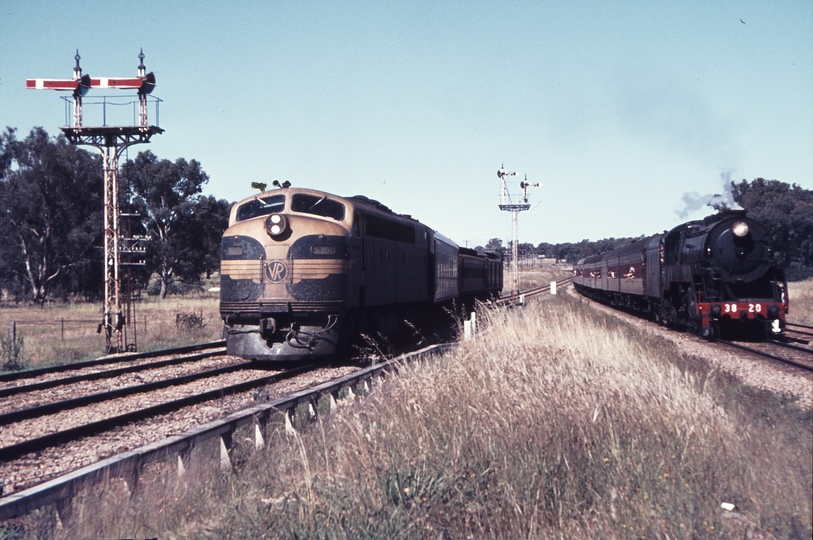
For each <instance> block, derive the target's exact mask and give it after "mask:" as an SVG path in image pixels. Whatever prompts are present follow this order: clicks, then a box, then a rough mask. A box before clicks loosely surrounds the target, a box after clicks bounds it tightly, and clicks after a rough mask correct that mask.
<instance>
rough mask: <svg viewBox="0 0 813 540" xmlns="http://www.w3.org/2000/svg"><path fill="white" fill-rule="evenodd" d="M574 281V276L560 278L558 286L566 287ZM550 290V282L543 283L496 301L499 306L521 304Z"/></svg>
mask: <svg viewBox="0 0 813 540" xmlns="http://www.w3.org/2000/svg"><path fill="white" fill-rule="evenodd" d="M570 283H573V279H572V278H566V279H560V280H559V281H557V282H556V286H557V287H564V286H565V285H568V284H570ZM548 291H550V283H547V284H545V285H541V286H539V287H534V288H533V289H528V290H527V291H523V292H521V293H519V294H511V295H508V296H503V297H501V298H500V299H499V300H497V301H496V304H497V305H498V306H508V305H516V304H520V303H521V302H522V301H523V300H524V299H527V298H533V297H534V296H539V295H540V294H542V293H545V292H548Z"/></svg>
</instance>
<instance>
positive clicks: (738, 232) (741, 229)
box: [731, 221, 748, 238]
mask: <svg viewBox="0 0 813 540" xmlns="http://www.w3.org/2000/svg"><path fill="white" fill-rule="evenodd" d="M731 232H733V233H734V236H738V237H740V238H744V237H745V236H746V235H747V234H748V224H747V223H746V222H744V221H738V222H736V223H735V224H734V225H733V226H732V227H731Z"/></svg>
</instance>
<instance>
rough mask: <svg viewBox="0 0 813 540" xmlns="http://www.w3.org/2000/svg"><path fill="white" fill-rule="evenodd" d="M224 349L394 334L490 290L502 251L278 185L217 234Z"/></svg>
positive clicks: (272, 352)
mask: <svg viewBox="0 0 813 540" xmlns="http://www.w3.org/2000/svg"><path fill="white" fill-rule="evenodd" d="M220 271H221V278H220V313H221V316H222V318H223V321H224V323H225V326H226V331H227V339H226V343H227V351H228V353H229V354H233V355H236V356H240V357H243V358H251V359H256V360H280V361H292V360H293V361H295V360H302V359H306V358H311V357H316V356H324V355H330V354H333V353H334V352H336V351H337V350H339V349H342V348H344V347H346V346H347V345H348V344H349V343H350V342H351V340H352V339H353V338H354V337H355V336H358V335H359V334H360V333H365V334H368V335H375V334H376V333H381V334H383V335H386V336H394V335H395V334H397V333H398V332H399V329H401V325H402V322H403V321H404V320H409V321H413V322H414V321H418V320H422V319H423V318H425V317H427V316H428V315H431V314H433V313H435V314H436V313H437V312H438V311H442V310H441V309H439V308H441V307H442V306H446V307H448V306H449V305H450V304H451V303H452V302H458V303H460V304H471V303H473V302H474V301H475V300H488V299H490V298H491V297H494V296H498V295H499V292H500V290H501V289H502V284H503V266H502V261H501V260H500V258H499V257H497V256H496V255H492V254H485V255H481V254H478V253H477V252H475V251H474V250H470V249H465V248H460V247H458V246H457V244H455V243H454V242H452V241H451V240H449V239H448V238H445V237H444V236H443V235H441V234H439V233H437V232H436V231H434V230H432V229H431V228H430V227H427V226H426V225H424V224H422V223H420V222H418V221H416V220H414V219H412V218H411V217H410V216H408V215H399V214H396V213H394V212H392V211H391V210H390V209H389V208H387V207H386V206H384V205H382V204H381V203H379V202H377V201H374V200H370V199H368V198H366V197H362V196H355V197H338V196H336V195H331V194H329V193H324V192H321V191H315V190H311V189H298V188H289V187H282V188H280V189H277V190H274V191H267V192H264V193H262V194H259V195H257V196H254V197H249V198H247V199H244V200H242V201H240V202H238V203H236V204H234V206H233V207H232V210H231V215H230V217H229V227H228V229H226V231H225V232H224V233H223V239H222V244H221V270H220Z"/></svg>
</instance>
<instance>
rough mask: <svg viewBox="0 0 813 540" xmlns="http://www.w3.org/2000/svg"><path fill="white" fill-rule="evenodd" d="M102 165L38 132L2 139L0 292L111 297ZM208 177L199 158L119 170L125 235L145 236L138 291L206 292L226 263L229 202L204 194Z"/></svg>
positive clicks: (135, 163) (35, 297) (145, 161)
mask: <svg viewBox="0 0 813 540" xmlns="http://www.w3.org/2000/svg"><path fill="white" fill-rule="evenodd" d="M102 166H103V165H102V158H101V156H100V155H99V154H98V153H97V152H89V151H87V150H84V149H82V148H79V147H77V146H75V145H73V144H70V143H69V142H68V141H67V140H66V139H65V137H64V136H62V135H60V136H58V137H50V136H49V135H48V133H47V132H46V131H45V130H44V129H42V128H39V127H38V128H34V129H32V130H31V132H30V133H29V134H28V136H27V137H26V138H25V139H22V140H20V139H18V137H17V133H16V130H15V129H13V128H6V131H5V132H3V133H2V134H1V135H0V287H1V288H2V289H3V290H4V291H5V294H6V295H7V296H8V297H10V298H12V299H14V300H17V301H23V300H27V301H34V302H37V303H40V304H43V303H44V302H45V301H46V300H48V299H50V298H61V299H66V298H68V297H84V298H86V299H88V300H93V299H98V298H101V297H102V296H103V294H104V275H103V268H104V266H103V262H102V261H103V249H102V248H103V242H104V240H103V219H104V218H103V215H104V208H103V204H104V183H103V170H102ZM208 181H209V176H208V175H207V174H206V173H205V172H204V171H203V169H202V168H201V165H200V163H199V162H198V161H196V160H194V159H193V160H190V161H187V160H185V159H183V158H179V159H177V160H175V161H174V162H173V161H169V160H167V159H159V158H157V157H156V156H155V155H154V154H153V153H152V152H150V151H146V152H141V153H139V154H138V156H137V157H136V158H135V159H134V160H127V161H126V162H125V163H124V164H123V165H122V166H121V170H120V173H119V196H120V200H119V206H120V208H121V212H122V214H126V215H129V216H131V217H129V218H126V219H124V218H123V220H122V229H123V230H124V231H127V232H126V234H128V235H131V236H142V237H146V238H147V239H148V241H147V242H146V252H145V253H144V254H143V262H144V264H143V265H140V266H133V267H132V268H131V270H130V275H131V280H132V286H133V288H134V289H135V288H139V289H146V288H147V287H148V286H149V285H150V283H151V277H152V278H153V279H152V284H153V286H154V287H153V288H154V289H155V290H154V292H155V293H156V294H159V295H160V296H161V297H162V298H164V297H166V295H167V294H168V293H169V292H170V291H172V290H173V289H179V288H184V287H185V288H188V287H194V286H199V284H200V281H201V277H202V276H203V275H206V276H210V275H211V274H212V273H213V272H217V271H218V270H219V266H220V235H221V234H222V232H223V231H224V230H225V229H226V226H227V224H228V216H229V210H230V208H231V203H229V202H228V201H226V200H223V199H220V200H218V199H216V198H215V197H211V196H204V195H203V194H202V193H201V191H202V188H203V185H204V184H206V182H208Z"/></svg>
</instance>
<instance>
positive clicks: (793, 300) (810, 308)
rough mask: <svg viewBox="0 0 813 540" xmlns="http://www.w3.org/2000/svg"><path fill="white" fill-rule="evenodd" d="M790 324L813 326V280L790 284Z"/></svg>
mask: <svg viewBox="0 0 813 540" xmlns="http://www.w3.org/2000/svg"><path fill="white" fill-rule="evenodd" d="M788 297H789V298H790V313H788V322H792V323H796V324H808V325H813V278H808V279H806V280H804V281H792V282H790V283H788Z"/></svg>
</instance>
